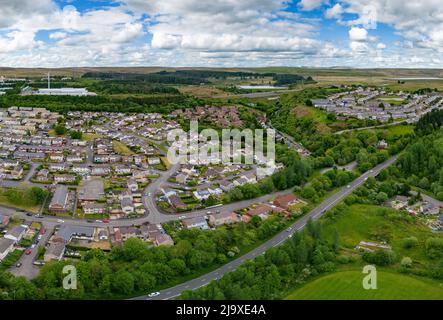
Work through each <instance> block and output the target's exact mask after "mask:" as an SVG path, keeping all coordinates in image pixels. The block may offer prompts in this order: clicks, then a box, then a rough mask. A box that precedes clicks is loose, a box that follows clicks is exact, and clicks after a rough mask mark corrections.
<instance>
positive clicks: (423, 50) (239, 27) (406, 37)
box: [0, 0, 443, 67]
mask: <svg viewBox="0 0 443 320" xmlns="http://www.w3.org/2000/svg"><path fill="white" fill-rule="evenodd" d="M442 53H443V5H442V3H441V0H420V1H407V0H371V1H368V0H294V1H283V0H211V1H205V0H121V1H113V0H79V1H74V0H38V1H37V0H13V1H11V0H0V66H10V67H66V66H219V67H231V66H313V67H331V66H350V67H443V54H442Z"/></svg>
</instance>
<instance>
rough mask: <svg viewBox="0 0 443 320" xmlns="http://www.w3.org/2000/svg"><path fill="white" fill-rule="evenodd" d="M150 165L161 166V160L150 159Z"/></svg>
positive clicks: (156, 158)
mask: <svg viewBox="0 0 443 320" xmlns="http://www.w3.org/2000/svg"><path fill="white" fill-rule="evenodd" d="M147 161H148V164H150V165H151V166H153V165H156V164H160V162H161V161H160V158H158V157H152V158H148V159H147Z"/></svg>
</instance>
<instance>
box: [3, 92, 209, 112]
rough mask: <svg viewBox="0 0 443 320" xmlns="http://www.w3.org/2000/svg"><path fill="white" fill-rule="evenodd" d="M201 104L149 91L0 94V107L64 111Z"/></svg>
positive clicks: (168, 109) (138, 109) (165, 108)
mask: <svg viewBox="0 0 443 320" xmlns="http://www.w3.org/2000/svg"><path fill="white" fill-rule="evenodd" d="M199 104H201V101H200V100H199V99H196V98H193V97H187V96H184V95H181V94H152V95H141V96H128V97H118V96H84V97H83V96H81V97H75V96H19V95H3V96H0V108H8V107H10V106H19V107H29V106H33V107H42V108H47V109H48V110H50V111H53V112H59V113H61V114H65V113H66V112H69V111H101V112H160V113H170V112H171V111H173V110H175V109H178V108H183V107H185V108H186V107H191V106H196V105H199Z"/></svg>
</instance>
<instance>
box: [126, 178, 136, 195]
mask: <svg viewBox="0 0 443 320" xmlns="http://www.w3.org/2000/svg"><path fill="white" fill-rule="evenodd" d="M127 185H128V189H129V190H131V191H132V192H136V191H137V190H138V184H137V181H135V180H134V179H128V181H127Z"/></svg>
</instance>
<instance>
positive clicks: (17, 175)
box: [11, 165, 23, 179]
mask: <svg viewBox="0 0 443 320" xmlns="http://www.w3.org/2000/svg"><path fill="white" fill-rule="evenodd" d="M22 174H23V167H22V166H21V165H16V166H15V167H14V169H12V172H11V175H12V178H14V179H19V178H20V177H21V176H22Z"/></svg>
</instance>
